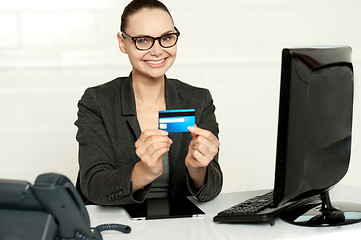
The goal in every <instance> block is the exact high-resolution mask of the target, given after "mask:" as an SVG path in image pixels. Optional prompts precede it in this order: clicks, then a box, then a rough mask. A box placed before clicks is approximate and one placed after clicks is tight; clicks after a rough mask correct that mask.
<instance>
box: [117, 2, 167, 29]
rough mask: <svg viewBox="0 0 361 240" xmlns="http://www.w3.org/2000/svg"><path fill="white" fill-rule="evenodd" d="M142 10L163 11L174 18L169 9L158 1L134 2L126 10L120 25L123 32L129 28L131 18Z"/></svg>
mask: <svg viewBox="0 0 361 240" xmlns="http://www.w3.org/2000/svg"><path fill="white" fill-rule="evenodd" d="M142 9H161V10H164V11H165V12H167V13H168V14H169V16H170V17H171V18H172V15H171V14H170V12H169V10H168V8H167V7H166V6H165V5H164V4H163V3H162V2H160V1H158V0H133V1H131V2H130V3H129V4H128V5H127V6H126V7H125V8H124V11H123V14H122V17H121V23H120V31H121V32H124V31H125V29H126V28H127V27H128V19H129V17H130V16H131V15H133V14H135V13H137V12H139V11H140V10H142ZM172 20H173V18H172Z"/></svg>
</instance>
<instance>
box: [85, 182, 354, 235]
mask: <svg viewBox="0 0 361 240" xmlns="http://www.w3.org/2000/svg"><path fill="white" fill-rule="evenodd" d="M266 192H267V191H266V190H265V191H262V190H260V191H251V192H237V193H224V194H220V195H219V196H218V197H216V198H215V199H214V200H212V201H210V202H205V203H202V202H197V201H196V200H194V202H195V203H196V204H197V205H198V206H199V207H200V208H201V209H202V210H203V211H204V212H205V213H206V215H205V216H203V217H198V218H178V219H163V220H142V221H133V220H131V219H130V218H129V216H128V214H127V213H126V211H125V210H124V209H123V208H122V207H101V206H87V209H88V212H89V216H90V219H91V225H92V226H93V227H95V226H97V225H99V224H104V223H120V224H126V225H129V226H130V227H131V228H132V232H131V233H130V234H123V233H118V232H115V231H108V232H103V238H104V240H111V239H146V238H149V239H158V240H162V239H167V240H169V239H185V240H192V239H194V240H199V239H317V240H319V239H328V240H329V239H340V238H344V239H346V238H348V239H352V238H354V237H355V235H356V234H359V235H360V234H361V223H357V224H352V225H347V226H339V227H323V228H310V227H299V226H294V225H290V224H287V223H285V222H283V221H282V220H280V219H278V220H276V223H275V225H274V226H270V225H268V224H220V223H214V222H213V217H214V216H215V215H217V213H218V212H220V211H222V210H224V209H226V208H228V207H231V206H233V205H235V204H238V203H240V202H242V201H244V200H246V199H249V198H251V197H254V196H256V195H259V194H263V193H266ZM330 196H331V201H332V202H354V203H361V188H358V187H352V186H345V185H340V186H336V187H335V188H334V189H332V190H331V191H330ZM170 237H171V238H170Z"/></svg>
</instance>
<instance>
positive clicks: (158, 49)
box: [150, 41, 163, 56]
mask: <svg viewBox="0 0 361 240" xmlns="http://www.w3.org/2000/svg"><path fill="white" fill-rule="evenodd" d="M162 53H163V47H162V46H161V45H160V44H159V41H155V42H154V45H153V47H152V48H151V49H150V54H151V55H152V56H160V55H161V54H162Z"/></svg>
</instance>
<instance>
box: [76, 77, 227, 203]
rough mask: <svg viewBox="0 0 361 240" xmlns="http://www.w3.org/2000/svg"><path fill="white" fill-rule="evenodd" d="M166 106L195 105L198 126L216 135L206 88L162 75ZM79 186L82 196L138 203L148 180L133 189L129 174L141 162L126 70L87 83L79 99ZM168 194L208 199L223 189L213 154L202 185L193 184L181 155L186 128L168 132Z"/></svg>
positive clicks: (184, 152)
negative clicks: (120, 74)
mask: <svg viewBox="0 0 361 240" xmlns="http://www.w3.org/2000/svg"><path fill="white" fill-rule="evenodd" d="M165 97H166V108H167V109H182V108H194V109H195V110H196V112H195V119H196V124H197V126H198V127H200V128H203V129H207V130H209V131H211V132H212V133H213V134H214V135H215V136H217V137H218V132H219V130H218V124H217V122H216V118H215V114H214V111H215V107H214V105H213V100H212V97H211V94H210V92H209V91H208V90H207V89H202V88H196V87H193V86H190V85H188V84H185V83H183V82H181V81H179V80H175V79H167V78H166V77H165ZM78 108H79V110H78V119H77V121H76V122H75V125H76V126H77V127H78V132H77V135H76V139H77V141H78V142H79V180H80V188H81V191H82V193H83V194H84V195H85V196H86V198H87V199H88V200H90V201H92V202H94V203H96V204H101V205H122V204H130V203H141V202H143V201H144V199H145V198H146V196H147V194H148V192H149V189H150V186H151V184H149V185H148V186H146V187H145V188H144V189H143V190H139V191H137V192H135V193H133V192H132V182H131V173H132V170H133V168H134V165H135V164H136V163H137V162H138V161H140V159H139V158H138V156H137V155H136V153H135V146H134V143H135V141H136V140H137V139H138V138H139V136H140V134H141V129H140V126H139V123H138V120H137V115H136V105H135V99H134V92H133V87H132V78H131V74H130V76H129V77H120V78H117V79H114V80H113V81H111V82H108V83H105V84H102V85H99V86H96V87H91V88H88V89H87V90H86V91H85V93H84V95H83V96H82V98H81V99H80V101H79V103H78ZM169 137H170V138H171V139H172V140H173V144H172V146H171V148H170V151H169V179H170V180H169V181H170V182H169V194H170V196H171V197H177V196H189V195H193V196H195V197H196V198H198V199H199V200H200V201H207V200H211V199H213V198H214V197H216V196H217V195H218V194H219V192H220V191H221V188H222V182H223V176H222V171H221V168H220V166H219V164H218V154H217V156H216V157H215V158H214V159H213V160H212V161H211V162H210V164H209V166H208V168H207V179H206V184H205V185H204V186H203V188H202V189H200V190H199V191H198V192H197V191H195V189H194V188H193V185H192V182H191V179H190V177H189V174H188V171H187V168H186V167H185V163H184V160H185V157H186V155H187V152H188V145H189V142H190V141H191V139H192V137H191V134H190V133H170V134H169Z"/></svg>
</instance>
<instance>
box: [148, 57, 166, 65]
mask: <svg viewBox="0 0 361 240" xmlns="http://www.w3.org/2000/svg"><path fill="white" fill-rule="evenodd" d="M164 61H165V58H163V59H161V60H158V61H146V62H147V63H149V64H161V63H163V62H164Z"/></svg>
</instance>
